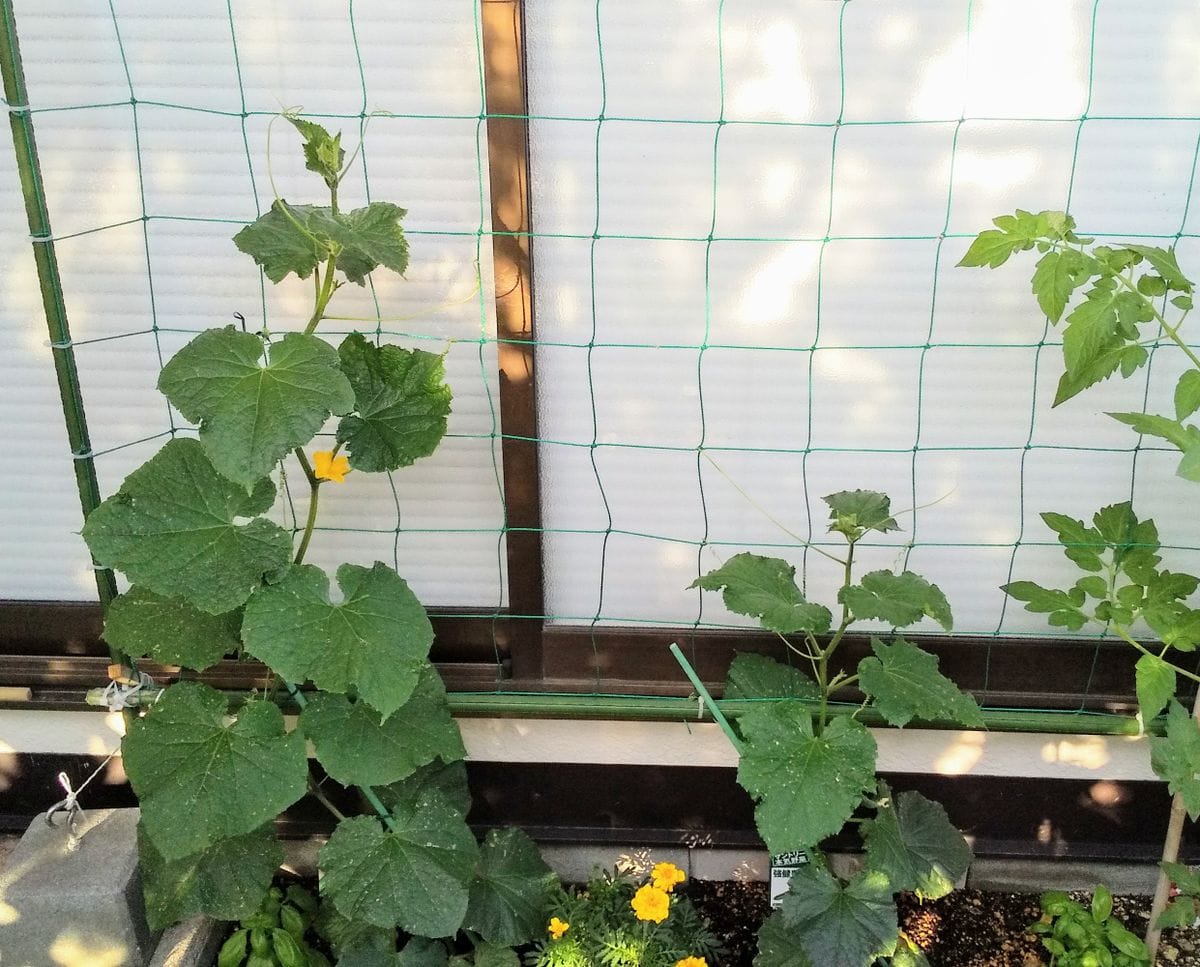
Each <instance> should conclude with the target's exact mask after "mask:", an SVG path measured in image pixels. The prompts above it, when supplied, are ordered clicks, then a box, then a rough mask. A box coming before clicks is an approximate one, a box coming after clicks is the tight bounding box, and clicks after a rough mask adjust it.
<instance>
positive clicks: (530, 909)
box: [463, 828, 558, 946]
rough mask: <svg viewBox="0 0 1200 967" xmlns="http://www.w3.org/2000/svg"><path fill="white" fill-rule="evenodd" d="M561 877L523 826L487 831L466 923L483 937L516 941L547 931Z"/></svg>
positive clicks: (473, 884) (465, 926)
mask: <svg viewBox="0 0 1200 967" xmlns="http://www.w3.org/2000/svg"><path fill="white" fill-rule="evenodd" d="M557 886H558V877H557V876H556V875H555V873H554V871H553V870H551V869H550V867H549V866H547V865H546V861H545V860H544V859H542V854H541V853H539V852H538V848H537V847H536V846H535V845H534V844H533V841H532V840H531V839H530V838H529V837H528V836H526V835H525V833H524V832H522V831H521V830H519V829H514V828H509V829H493V830H489V831H488V834H487V838H486V839H485V840H484V841H483V847H482V849H481V850H480V856H479V868H478V870H477V871H476V874H475V879H474V880H473V881H472V882H471V892H470V901H469V903H468V905H467V916H466V919H465V920H464V921H463V928H464V929H466V930H473V931H475V932H476V933H477V934H479V935H480V936H481V937H483V939H484V940H487V941H490V942H492V943H497V944H507V945H509V946H516V945H517V944H523V943H528V942H530V941H531V940H534V939H536V938H538V937H540V936H542V935H543V934H544V933H545V930H546V916H547V910H548V904H549V898H550V894H551V893H552V892H553V891H554V889H555V888H556V887H557Z"/></svg>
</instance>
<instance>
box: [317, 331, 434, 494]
mask: <svg viewBox="0 0 1200 967" xmlns="http://www.w3.org/2000/svg"><path fill="white" fill-rule="evenodd" d="M338 355H339V358H340V359H341V366H342V372H344V373H345V374H346V376H347V377H348V378H349V380H350V385H351V386H352V387H353V388H354V400H355V402H354V412H353V414H351V415H349V416H345V417H343V418H342V421H341V423H339V424H338V430H337V439H338V442H339V443H344V444H345V445H346V449H347V451H348V452H349V454H350V466H352V467H354V468H355V469H356V470H365V471H367V472H376V471H380V470H396V469H398V468H399V467H407V466H408V465H409V464H411V463H412V462H413V461H415V460H418V459H420V458H421V457H427V456H429V454H431V453H433V451H434V450H435V449H436V448H437V445H438V443H439V442H440V441H441V439H442V437H443V436H444V435H445V433H446V417H447V416H448V415H449V413H450V387H449V386H447V385H446V383H445V367H444V366H443V362H442V357H441V356H435V355H434V354H433V353H427V352H425V351H424V350H421V349H402V348H401V347H399V346H380V347H376V346H373V345H372V344H371V343H369V342H368V341H367V340H366V339H365V338H364V337H363V335H362V334H361V333H357V332H356V333H352V334H351V335H349V336H347V337H346V338H345V339H344V340H343V341H342V345H341V346H340V347H339V349H338Z"/></svg>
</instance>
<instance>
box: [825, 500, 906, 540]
mask: <svg viewBox="0 0 1200 967" xmlns="http://www.w3.org/2000/svg"><path fill="white" fill-rule="evenodd" d="M821 499H822V500H823V501H825V503H826V504H828V505H829V519H830V521H831V523H830V525H829V529H830V530H831V531H838V532H840V533H843V534H845V535H846V536H847V537H849V538H850V539H851V540H857V539H858V538H859V537H861V536H862V535H863V533H864V532H866V531H869V530H874V531H879V533H881V534H886V533H887V532H888V531H895V530H899V529H900V525H899V524H897V523H896V519H895V518H894V517H892V501H891V498H889V497H888V495H887V494H881V493H879V492H878V491H876V490H842V491H839V492H838V493H836V494H829V495H828V496H825V497H822V498H821Z"/></svg>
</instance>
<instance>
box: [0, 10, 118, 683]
mask: <svg viewBox="0 0 1200 967" xmlns="http://www.w3.org/2000/svg"><path fill="white" fill-rule="evenodd" d="M0 11H2V12H3V17H4V30H3V33H2V34H0V73H2V74H3V78H4V99H5V100H6V101H7V102H8V124H9V128H10V129H11V131H12V140H13V150H14V151H15V153H16V159H17V172H18V174H19V175H20V179H21V194H22V195H23V196H24V198H25V214H26V217H27V218H28V221H29V236H30V241H31V242H32V244H33V257H34V261H35V262H36V263H37V273H38V283H39V286H40V288H41V292H42V306H43V308H44V309H45V313H46V328H47V329H48V331H49V333H50V348H51V353H52V354H53V357H54V371H55V373H56V374H57V376H58V392H59V396H60V397H61V399H62V407H63V419H64V420H65V422H66V425H67V439H68V441H69V442H70V444H71V458H72V462H73V463H74V466H75V482H76V484H77V486H78V488H79V502H80V505H81V506H82V508H83V516H84V517H85V518H86V517H87V515H88V514H90V513H91V512H92V511H93V510H95V509H96V507H98V506H99V505H100V486H99V483H98V482H97V480H96V467H95V464H94V462H93V460H92V443H91V439H90V438H89V436H88V428H87V418H86V416H85V415H84V408H83V393H82V391H81V390H80V387H79V372H78V370H77V369H76V366H75V351H74V349H73V348H72V346H71V327H70V326H69V325H68V323H67V308H66V301H65V299H64V298H63V289H62V279H61V278H60V277H59V274H58V258H57V256H56V255H55V253H54V241H53V236H52V234H51V232H50V215H49V212H48V211H47V207H46V193H45V189H44V186H43V183H42V169H41V166H40V164H39V162H38V153H37V143H36V141H35V140H34V136H33V119H32V117H31V116H30V113H29V95H28V91H27V89H26V87H25V70H24V67H23V66H22V64H21V48H20V44H19V43H18V41H17V24H16V19H15V16H14V14H13V4H12V0H0ZM92 563H93V565H94V564H95V563H96V562H95V561H93V562H92ZM96 590H97V591H98V592H99V595H100V604H101V606H102V607H107V606H108V603H109V602H110V601H111V600H112V599H113V598H115V597H116V596H117V583H116V579H115V578H114V577H113V573H112V571H111V570H108V569H107V568H99V567H97V568H96ZM112 657H113V660H114V661H118V662H121V661H125V660H126V659H125V656H124V655H121V654H119V653H116V652H113V653H112Z"/></svg>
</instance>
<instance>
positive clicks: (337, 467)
mask: <svg viewBox="0 0 1200 967" xmlns="http://www.w3.org/2000/svg"><path fill="white" fill-rule="evenodd" d="M349 472H350V461H349V460H347V459H346V458H345V457H335V456H334V455H333V453H332V451H330V450H318V451H317V452H316V453H314V454H313V476H315V477H316V478H317V479H318V480H332V481H333V482H334V483H342V482H343V481H344V480H345V479H346V474H348V473H349Z"/></svg>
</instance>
